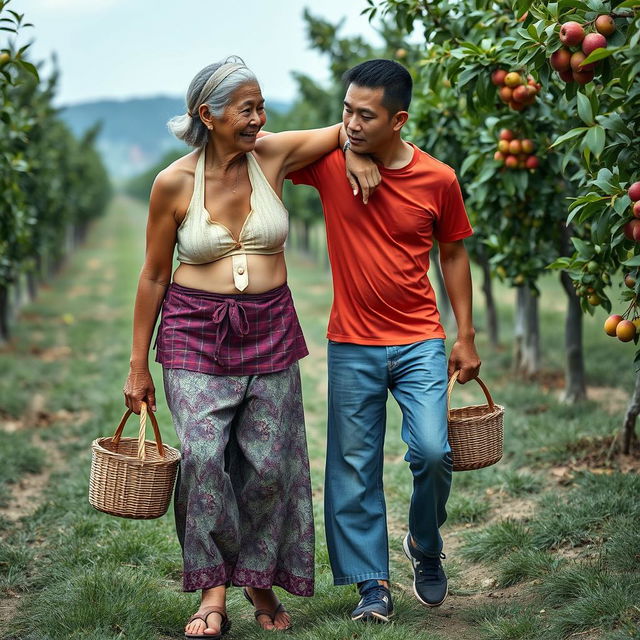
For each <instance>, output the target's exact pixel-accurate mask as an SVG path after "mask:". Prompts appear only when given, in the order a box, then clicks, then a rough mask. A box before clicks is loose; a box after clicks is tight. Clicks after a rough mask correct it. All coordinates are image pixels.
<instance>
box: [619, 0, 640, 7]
mask: <svg viewBox="0 0 640 640" xmlns="http://www.w3.org/2000/svg"><path fill="white" fill-rule="evenodd" d="M639 5H640V2H638V0H625V2H621V3H620V4H619V5H618V6H617V7H616V9H632V8H633V7H637V6H639Z"/></svg>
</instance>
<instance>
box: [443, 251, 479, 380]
mask: <svg viewBox="0 0 640 640" xmlns="http://www.w3.org/2000/svg"><path fill="white" fill-rule="evenodd" d="M439 249H440V266H441V267H442V275H443V277H444V284H445V286H446V288H447V293H448V294H449V300H450V301H451V307H452V308H453V313H454V315H455V317H456V324H457V325H458V337H457V339H456V341H455V343H454V345H453V347H452V349H451V354H450V356H449V366H448V374H449V377H451V376H452V375H453V372H454V371H456V370H457V369H460V376H459V377H458V382H460V383H462V384H464V383H465V382H468V381H469V380H473V378H475V377H477V375H478V372H479V371H480V364H481V362H480V357H479V356H478V352H477V351H476V346H475V335H476V332H475V329H474V328H473V318H472V294H471V269H470V268H469V256H468V255H467V250H466V249H465V247H464V242H463V241H462V240H456V241H455V242H441V243H440V244H439Z"/></svg>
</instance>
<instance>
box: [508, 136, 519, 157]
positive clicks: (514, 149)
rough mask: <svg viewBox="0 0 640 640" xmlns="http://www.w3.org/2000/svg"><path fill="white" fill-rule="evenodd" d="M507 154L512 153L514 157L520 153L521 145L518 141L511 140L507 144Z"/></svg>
mask: <svg viewBox="0 0 640 640" xmlns="http://www.w3.org/2000/svg"><path fill="white" fill-rule="evenodd" d="M509 153H512V154H513V155H514V156H515V155H518V154H519V153H522V143H521V142H520V140H512V141H511V142H510V143H509Z"/></svg>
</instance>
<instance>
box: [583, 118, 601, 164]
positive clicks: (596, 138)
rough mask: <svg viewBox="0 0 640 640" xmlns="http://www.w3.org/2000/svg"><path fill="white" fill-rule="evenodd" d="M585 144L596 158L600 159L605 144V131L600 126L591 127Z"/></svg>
mask: <svg viewBox="0 0 640 640" xmlns="http://www.w3.org/2000/svg"><path fill="white" fill-rule="evenodd" d="M584 143H585V145H586V146H587V147H589V149H590V150H591V152H592V153H593V155H595V157H596V158H599V157H600V154H601V153H602V150H603V149H604V143H605V132H604V129H603V128H602V127H601V126H600V125H599V124H597V125H595V126H594V127H591V128H590V129H589V131H588V132H587V135H586V136H585V138H584Z"/></svg>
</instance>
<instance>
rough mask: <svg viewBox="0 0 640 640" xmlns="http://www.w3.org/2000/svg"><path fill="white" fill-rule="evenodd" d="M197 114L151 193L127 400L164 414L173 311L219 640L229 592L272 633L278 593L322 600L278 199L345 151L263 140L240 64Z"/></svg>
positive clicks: (177, 421)
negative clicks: (159, 398)
mask: <svg viewBox="0 0 640 640" xmlns="http://www.w3.org/2000/svg"><path fill="white" fill-rule="evenodd" d="M187 105H188V112H187V114H186V115H184V116H180V117H178V118H174V119H173V120H171V121H170V123H169V127H170V129H171V130H172V132H173V133H174V134H175V135H176V136H177V137H178V138H180V139H181V140H184V141H185V142H186V143H187V144H189V145H191V146H193V147H195V151H193V152H191V153H189V154H187V155H185V156H184V157H182V158H180V159H179V160H177V161H175V162H174V163H173V164H171V165H170V166H169V167H167V168H166V169H164V170H163V171H161V172H160V173H159V174H158V176H157V178H156V180H155V182H154V185H153V188H152V191H151V198H150V205H149V219H148V225H147V249H146V256H145V262H144V266H143V268H142V272H141V274H140V281H139V285H138V292H137V296H136V302H135V311H134V329H133V346H132V351H131V362H130V371H129V376H128V378H127V381H126V384H125V389H124V392H125V397H126V404H127V406H128V407H129V408H130V409H132V410H133V411H135V412H136V413H139V411H140V406H141V402H143V401H144V402H146V403H147V404H148V405H149V406H150V408H151V410H153V411H155V409H156V406H155V405H156V401H155V389H154V385H153V381H152V379H151V375H150V373H149V367H148V355H149V346H150V342H151V337H152V334H153V331H154V327H155V324H156V320H157V317H158V314H159V312H160V308H161V307H162V320H161V323H160V327H159V329H158V337H157V356H156V360H157V361H158V362H160V363H162V365H163V374H164V387H165V393H166V398H167V402H168V405H169V409H170V411H171V414H172V417H173V421H174V425H175V428H176V431H177V434H178V437H179V439H180V442H181V448H182V462H181V467H180V477H179V480H178V484H177V487H176V496H175V512H176V527H177V531H178V537H179V540H180V543H181V546H182V551H183V559H184V576H183V588H184V590H185V591H197V590H201V591H202V600H201V605H200V608H199V610H198V611H197V612H196V613H195V614H194V615H193V616H192V617H191V619H190V620H189V621H188V623H187V626H186V628H185V637H189V638H194V637H208V638H219V637H220V636H222V635H223V634H224V633H225V632H226V631H227V630H228V629H229V626H230V623H229V621H228V618H227V614H226V609H225V593H226V587H227V586H229V585H231V584H233V585H238V586H243V587H244V593H245V596H246V597H247V599H248V600H250V601H251V602H252V604H254V605H255V607H256V611H255V614H256V619H257V621H258V623H259V624H260V625H261V626H262V627H263V628H265V629H272V630H273V629H286V628H288V627H289V626H290V624H291V621H290V618H289V615H288V614H287V612H286V611H285V610H284V608H283V607H282V605H281V604H280V602H279V601H278V598H277V597H276V595H275V593H274V592H273V590H272V586H273V585H278V586H280V587H282V588H283V589H285V590H287V591H289V592H290V593H292V594H296V595H300V596H310V595H312V593H313V574H314V555H313V553H314V527H313V516H312V505H311V488H310V481H309V463H308V457H307V447H306V438H305V431H304V416H303V410H302V399H301V388H300V376H299V371H298V364H297V361H298V360H299V359H300V358H302V357H304V356H305V355H307V348H306V345H305V342H304V338H303V336H302V332H301V329H300V325H299V323H298V319H297V316H296V312H295V309H294V306H293V302H292V299H291V292H290V290H289V288H288V286H287V270H286V265H285V260H284V254H283V251H284V244H285V240H286V238H287V231H288V214H287V210H286V209H285V207H284V205H283V204H282V201H281V199H280V196H281V192H282V183H283V180H284V178H285V176H286V175H287V174H288V173H289V172H291V171H294V170H296V169H298V168H301V167H303V166H305V165H307V164H309V163H311V162H313V161H314V160H316V159H318V158H319V157H321V156H322V155H324V154H325V153H327V152H329V151H331V150H332V149H334V148H336V146H338V145H339V144H340V133H341V125H335V126H333V127H328V128H325V129H317V130H313V131H290V132H285V133H281V134H273V135H268V136H263V137H260V138H259V137H258V133H259V132H260V129H261V128H262V127H263V126H264V124H265V122H266V115H265V110H264V100H263V97H262V94H261V92H260V86H259V85H258V82H257V80H256V78H255V76H254V75H253V73H252V72H251V71H250V70H249V69H248V68H247V67H246V66H245V65H244V64H243V62H242V61H241V60H240V59H238V58H231V59H227V60H225V61H223V62H221V63H217V64H212V65H209V66H208V67H205V68H204V69H202V71H200V72H199V73H198V74H197V75H196V77H195V78H194V79H193V81H192V82H191V85H190V86H189V90H188V93H187ZM362 167H363V166H362V165H360V169H361V170H362ZM367 171H369V172H370V171H371V169H370V167H367V169H366V170H365V173H366V172H367ZM360 175H361V176H364V173H361V174H360ZM345 179H346V178H345ZM361 179H362V180H363V182H365V181H366V180H367V178H366V177H361ZM176 246H177V254H178V260H179V262H180V265H179V266H178V267H177V269H176V270H175V273H174V274H173V279H172V278H171V271H172V260H173V253H174V249H175V248H176Z"/></svg>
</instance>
